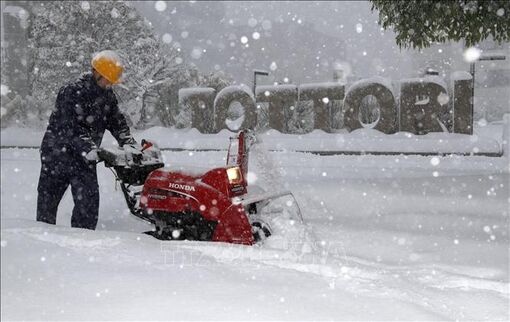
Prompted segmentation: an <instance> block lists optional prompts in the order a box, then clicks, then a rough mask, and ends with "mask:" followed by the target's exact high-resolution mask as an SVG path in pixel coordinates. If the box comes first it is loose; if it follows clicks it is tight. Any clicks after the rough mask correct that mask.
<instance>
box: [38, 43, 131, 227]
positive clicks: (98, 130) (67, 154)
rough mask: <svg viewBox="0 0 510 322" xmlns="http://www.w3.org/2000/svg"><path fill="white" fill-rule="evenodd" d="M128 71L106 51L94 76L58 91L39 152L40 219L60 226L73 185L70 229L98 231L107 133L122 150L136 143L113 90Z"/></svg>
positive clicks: (94, 61)
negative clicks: (101, 151) (99, 166)
mask: <svg viewBox="0 0 510 322" xmlns="http://www.w3.org/2000/svg"><path fill="white" fill-rule="evenodd" d="M123 69H124V68H123V67H122V64H121V62H120V59H119V57H118V56H117V54H116V53H115V52H113V51H109V50H105V51H102V52H100V53H98V54H96V55H95V56H94V58H93V59H92V73H89V74H85V75H83V76H82V77H81V78H80V79H78V80H77V81H75V82H73V83H71V84H68V85H66V86H64V87H62V88H61V89H60V90H59V93H58V96H57V101H56V103H55V110H54V111H53V113H52V114H51V117H50V121H49V125H48V128H47V130H46V133H45V135H44V138H43V140H42V144H41V149H40V152H41V175H40V177H39V185H38V188H37V189H38V198H37V220H38V221H42V222H46V223H48V224H55V223H56V219H57V208H58V204H59V203H60V200H61V199H62V196H63V195H64V192H65V191H66V189H67V187H68V186H69V185H71V191H72V194H73V199H74V209H73V214H72V218H71V226H72V227H78V228H87V229H95V228H96V225H97V220H98V211H99V189H98V184H97V174H96V160H97V149H98V147H99V146H100V145H101V141H102V139H103V135H104V132H105V130H109V131H110V132H111V133H112V134H113V136H114V137H115V138H116V139H117V141H118V143H119V145H120V146H123V145H125V144H129V145H133V144H136V141H135V140H134V138H133V137H132V136H131V133H130V131H129V127H128V125H127V123H126V119H125V118H124V116H123V115H122V113H121V112H120V111H119V107H118V103H117V99H116V97H115V94H114V93H113V91H112V89H111V86H112V84H117V83H119V82H120V78H121V75H122V72H123Z"/></svg>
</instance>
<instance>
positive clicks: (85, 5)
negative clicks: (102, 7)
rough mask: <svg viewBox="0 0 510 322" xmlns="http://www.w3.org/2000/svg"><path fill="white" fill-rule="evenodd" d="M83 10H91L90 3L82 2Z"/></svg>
mask: <svg viewBox="0 0 510 322" xmlns="http://www.w3.org/2000/svg"><path fill="white" fill-rule="evenodd" d="M81 8H82V9H83V10H85V11H88V10H90V3H89V2H88V1H82V2H81Z"/></svg>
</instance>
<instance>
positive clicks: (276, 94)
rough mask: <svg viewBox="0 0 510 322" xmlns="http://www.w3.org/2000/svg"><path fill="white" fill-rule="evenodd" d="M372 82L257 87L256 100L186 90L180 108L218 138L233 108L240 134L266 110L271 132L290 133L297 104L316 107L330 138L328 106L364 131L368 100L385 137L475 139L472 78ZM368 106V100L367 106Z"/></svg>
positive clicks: (240, 88)
mask: <svg viewBox="0 0 510 322" xmlns="http://www.w3.org/2000/svg"><path fill="white" fill-rule="evenodd" d="M396 84H397V85H396V86H395V83H392V82H391V81H389V80H387V79H384V78H380V77H374V78H370V79H364V80H360V81H357V82H355V83H354V84H352V85H351V86H349V87H348V88H347V89H346V87H345V86H344V85H342V84H340V83H315V84H302V85H299V86H297V85H275V86H258V87H257V88H256V90H255V95H254V93H253V92H252V90H251V89H250V88H249V87H248V86H246V85H236V86H229V87H226V88H224V89H223V90H221V91H219V92H218V93H217V92H216V91H215V90H214V89H212V88H183V89H181V90H180V91H179V102H180V104H181V105H182V106H183V107H184V108H189V109H190V110H191V115H192V127H194V128H196V129H198V130H199V131H200V132H202V133H217V132H219V131H221V130H222V129H224V128H227V126H226V119H227V112H228V109H229V107H230V106H231V104H232V103H233V102H238V103H239V104H240V105H242V106H243V108H244V118H243V123H242V125H241V127H242V128H254V127H256V125H257V109H258V108H259V107H260V105H261V103H265V104H267V108H268V110H267V113H268V118H269V126H270V127H271V128H273V129H275V130H278V131H280V132H284V133H285V132H286V128H285V126H284V125H285V121H286V117H289V115H291V113H292V111H293V110H294V107H295V106H296V104H297V103H298V102H302V101H311V102H313V118H314V129H322V130H324V131H326V132H331V131H332V130H333V129H332V128H331V127H330V126H329V124H333V123H332V122H331V121H332V120H331V119H329V118H331V117H333V116H331V115H332V113H329V108H330V106H331V105H330V103H331V102H332V101H340V102H342V103H343V104H341V106H342V112H343V127H344V128H345V129H347V130H349V131H352V130H355V129H357V128H361V127H363V126H364V124H363V123H362V121H361V113H360V112H361V109H362V106H363V101H364V99H365V98H366V97H370V98H371V99H372V101H374V100H376V102H377V106H378V113H377V118H376V121H375V122H373V123H372V124H371V127H372V128H374V129H376V130H379V131H381V132H383V133H387V134H391V133H395V132H399V131H406V132H411V133H414V134H426V133H429V132H443V131H451V132H454V133H463V134H472V133H473V105H472V99H471V93H472V92H471V86H472V79H471V75H469V73H466V72H456V73H453V74H452V75H451V77H450V82H449V85H446V82H445V81H444V79H443V78H440V77H438V76H425V77H423V78H412V79H403V80H400V82H398V83H396ZM365 101H366V100H365Z"/></svg>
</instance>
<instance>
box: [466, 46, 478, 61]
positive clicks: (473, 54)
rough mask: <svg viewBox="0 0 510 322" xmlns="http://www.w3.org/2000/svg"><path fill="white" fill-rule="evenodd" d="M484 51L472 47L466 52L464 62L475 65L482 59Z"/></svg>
mask: <svg viewBox="0 0 510 322" xmlns="http://www.w3.org/2000/svg"><path fill="white" fill-rule="evenodd" d="M481 54H482V51H481V50H480V49H478V48H476V47H470V48H468V49H466V51H465V52H464V60H465V61H466V62H468V63H473V62H475V61H477V60H478V58H480V55H481Z"/></svg>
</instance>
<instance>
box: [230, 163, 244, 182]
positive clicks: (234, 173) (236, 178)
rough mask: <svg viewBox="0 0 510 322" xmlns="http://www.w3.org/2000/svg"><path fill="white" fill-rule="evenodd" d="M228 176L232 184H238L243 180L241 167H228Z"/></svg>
mask: <svg viewBox="0 0 510 322" xmlns="http://www.w3.org/2000/svg"><path fill="white" fill-rule="evenodd" d="M227 176H228V182H229V183H230V184H238V183H240V182H241V181H242V180H243V178H242V175H241V169H239V167H232V168H228V169H227Z"/></svg>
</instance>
